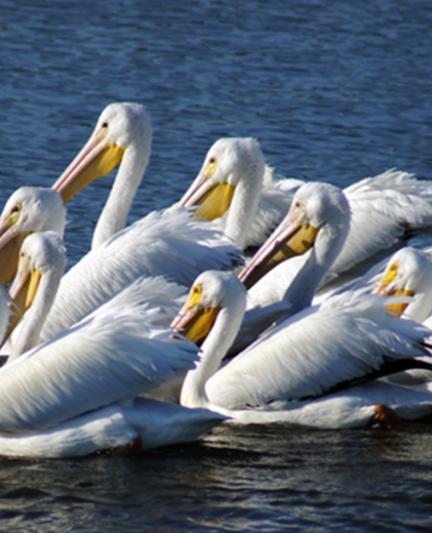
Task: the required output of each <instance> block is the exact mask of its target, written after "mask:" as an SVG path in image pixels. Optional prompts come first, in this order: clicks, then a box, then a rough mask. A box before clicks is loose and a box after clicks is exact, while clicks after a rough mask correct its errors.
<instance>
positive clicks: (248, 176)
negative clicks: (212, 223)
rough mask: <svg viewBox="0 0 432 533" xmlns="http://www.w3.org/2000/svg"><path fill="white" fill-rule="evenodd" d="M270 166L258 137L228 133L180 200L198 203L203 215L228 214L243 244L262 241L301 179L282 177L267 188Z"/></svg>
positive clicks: (228, 227) (232, 233) (228, 230)
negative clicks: (235, 136)
mask: <svg viewBox="0 0 432 533" xmlns="http://www.w3.org/2000/svg"><path fill="white" fill-rule="evenodd" d="M266 176H269V170H268V168H267V167H266V166H265V162H264V156H263V154H262V151H261V148H260V145H259V143H258V141H257V140H256V139H252V138H223V139H219V140H218V141H216V142H215V143H214V144H213V145H212V146H211V148H210V150H209V151H208V152H207V155H206V157H205V160H204V164H203V166H202V168H201V170H200V172H199V174H198V176H197V177H196V179H195V180H194V182H193V183H192V184H191V186H190V187H189V189H188V190H187V191H186V193H185V194H184V195H183V197H182V199H181V200H180V205H184V206H185V207H196V209H195V210H194V213H195V216H196V217H197V218H199V219H204V220H214V219H217V218H220V217H223V226H224V233H225V235H226V236H228V237H230V238H231V239H232V240H233V241H234V242H236V243H237V244H238V245H239V246H240V247H241V248H247V247H249V246H258V245H260V244H262V243H263V242H264V240H265V239H266V238H267V236H268V234H269V233H270V231H271V229H272V228H274V226H276V225H277V223H278V222H279V220H280V218H281V213H286V211H287V210H288V208H289V206H290V203H291V199H292V195H293V193H294V192H295V190H296V189H297V188H298V187H299V185H301V184H302V182H300V181H298V180H281V181H278V182H276V183H277V186H276V187H274V188H273V189H272V190H271V191H270V192H268V190H267V189H268V187H266V184H267V181H266V180H265V177H266Z"/></svg>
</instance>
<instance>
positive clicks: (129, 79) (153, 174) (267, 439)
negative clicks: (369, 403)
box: [0, 0, 432, 531]
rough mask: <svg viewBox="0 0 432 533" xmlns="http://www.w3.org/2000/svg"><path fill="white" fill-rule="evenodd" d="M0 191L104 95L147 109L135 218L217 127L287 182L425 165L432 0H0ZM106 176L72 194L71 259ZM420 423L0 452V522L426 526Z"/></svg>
mask: <svg viewBox="0 0 432 533" xmlns="http://www.w3.org/2000/svg"><path fill="white" fill-rule="evenodd" d="M0 46H1V47H0V52H1V53H0V82H1V90H0V110H1V115H0V162H1V164H0V179H1V184H2V187H1V191H0V201H1V203H3V201H4V200H5V199H6V197H7V196H8V195H9V194H10V193H11V192H12V191H13V190H14V189H15V188H16V187H18V186H19V185H23V184H34V185H51V184H52V183H53V181H54V180H55V179H56V178H57V176H58V175H59V174H60V173H61V171H62V170H63V168H64V167H65V166H66V164H67V163H68V162H69V161H70V159H71V158H72V157H73V156H74V155H75V153H76V151H77V150H78V149H79V148H80V146H81V144H82V143H83V142H84V141H85V140H86V138H87V137H88V135H89V133H90V131H91V129H92V127H93V124H94V121H95V120H96V118H97V115H98V114H99V112H100V111H101V110H102V109H103V108H104V107H105V105H106V104H108V103H109V102H112V101H118V100H123V101H124V100H133V101H138V102H141V103H144V104H146V105H147V107H148V109H149V110H150V112H151V115H152V119H153V126H154V130H155V135H154V146H153V153H152V158H151V163H150V166H149V169H148V172H147V175H146V177H145V180H144V182H143V184H142V187H141V190H140V193H139V197H138V198H137V201H136V203H135V206H134V210H133V213H132V219H134V218H137V217H139V216H142V215H144V214H145V213H147V212H148V211H150V210H152V209H157V208H161V207H164V206H167V205H169V204H170V203H172V201H173V200H174V199H176V198H178V197H179V196H180V194H181V193H182V192H183V191H184V190H185V188H186V186H187V185H188V183H189V182H190V181H191V180H192V178H194V177H195V175H196V173H197V172H198V170H199V167H200V165H201V163H202V159H203V157H204V154H205V152H206V150H207V149H208V147H209V146H210V145H211V143H212V142H213V141H214V140H216V139H217V138H218V137H220V136H225V135H236V136H244V135H247V136H255V137H257V138H258V139H259V140H260V142H261V144H262V147H263V150H264V152H265V154H266V157H267V161H268V162H269V163H270V164H271V165H273V166H275V167H276V169H277V170H278V172H280V173H282V174H285V175H286V176H292V177H300V178H303V177H307V178H310V179H319V180H327V181H331V182H333V183H337V184H339V185H347V184H349V183H351V182H353V181H356V180H357V179H359V178H362V177H365V176H367V175H373V174H377V173H379V172H382V171H383V170H385V169H387V168H389V167H393V166H396V167H399V168H401V169H404V170H407V171H411V172H414V173H416V174H417V175H419V176H421V177H425V178H431V177H432V172H431V167H432V155H431V154H432V105H431V102H432V62H431V51H432V4H431V3H430V2H429V0H411V1H409V2H408V1H404V0H374V1H366V2H357V1H354V0H352V1H338V0H336V1H332V2H326V1H325V0H321V1H319V0H310V1H309V0H308V1H305V0H300V1H298V2H289V1H286V0H267V1H265V0H261V1H259V0H249V1H247V2H246V1H239V2H234V1H227V0H222V1H210V0H208V1H204V0H201V1H198V0H197V1H183V2H177V1H174V0H166V1H163V2H156V1H142V0H135V1H134V0H123V1H122V0H118V1H116V2H106V1H99V0H96V1H92V2H91V3H90V2H88V3H84V2H79V1H74V0H71V1H70V2H65V1H61V0H57V1H55V0H51V1H49V2H43V1H36V0H33V1H31V0H27V1H25V0H21V1H8V0H1V1H0ZM110 183H111V181H110V179H108V178H106V179H104V180H102V181H100V182H99V183H97V184H94V186H93V187H91V188H90V189H88V190H87V191H86V192H85V193H83V194H81V195H80V196H79V197H78V198H76V199H75V200H74V201H73V202H72V204H71V205H70V211H69V221H70V222H69V226H68V235H67V243H68V250H69V255H70V258H71V262H73V261H75V260H76V259H77V257H78V256H79V255H80V254H82V253H83V252H84V251H85V250H86V249H87V248H88V246H89V242H90V236H91V233H92V230H93V226H94V222H95V220H96V218H97V216H98V212H99V210H100V208H101V206H102V204H103V202H104V200H105V197H106V195H107V192H108V190H109V187H110ZM431 503H432V435H431V426H430V425H413V426H410V427H409V428H403V429H393V430H379V431H377V430H364V431H342V432H322V431H309V430H299V429H290V428H286V427H279V426H273V427H268V428H256V427H250V428H242V429H233V428H220V429H218V430H217V431H216V432H215V433H214V434H213V435H212V436H210V437H207V438H206V439H205V441H204V442H203V443H201V444H197V445H193V446H187V447H177V448H174V449H170V450H165V451H161V452H154V453H151V454H148V455H146V456H145V457H142V458H120V457H116V458H105V457H101V458H91V459H84V460H79V461H37V462H28V461H9V460H1V462H0V527H1V528H2V529H8V530H12V529H25V530H28V529H34V530H36V529H41V530H54V529H61V530H65V531H66V530H76V529H82V528H85V530H102V529H104V530H113V529H116V530H127V529H140V528H144V527H147V528H161V527H163V526H165V527H170V528H179V527H186V528H202V529H204V528H210V529H213V530H215V529H223V528H226V529H229V530H233V531H235V530H242V529H244V528H248V529H254V528H255V529H260V530H262V529H268V530H270V529H277V528H279V529H280V528H287V527H291V528H294V527H297V528H306V527H309V528H313V529H315V530H320V529H329V528H332V529H336V530H337V529H339V530H341V529H374V530H387V531H396V530H399V531H401V530H406V529H411V530H414V529H417V530H418V529H421V528H424V529H426V528H427V527H430V526H432V518H431Z"/></svg>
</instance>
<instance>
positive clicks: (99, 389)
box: [0, 232, 225, 456]
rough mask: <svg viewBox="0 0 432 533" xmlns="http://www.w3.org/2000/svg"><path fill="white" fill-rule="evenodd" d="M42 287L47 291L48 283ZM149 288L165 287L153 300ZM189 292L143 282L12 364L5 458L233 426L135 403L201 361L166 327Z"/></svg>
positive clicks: (6, 388) (2, 417) (210, 416)
mask: <svg viewBox="0 0 432 533" xmlns="http://www.w3.org/2000/svg"><path fill="white" fill-rule="evenodd" d="M37 239H41V240H43V239H45V240H51V242H52V243H53V244H55V243H56V242H57V241H58V240H59V238H58V236H57V235H56V234H53V233H50V232H48V233H42V234H33V235H31V236H30V237H29V240H30V242H32V243H34V242H35V241H36V240H37ZM24 246H25V245H24ZM30 249H31V250H32V251H33V253H35V252H36V250H41V249H42V247H41V246H39V247H36V246H32V247H26V248H25V250H26V251H27V253H29V252H30ZM35 264H37V262H36V263H35ZM33 266H34V265H33V264H30V267H31V268H33ZM55 267H58V265H53V268H55ZM43 275H48V274H47V272H43V274H42V277H43ZM39 286H40V288H41V289H42V292H45V293H46V290H47V286H46V284H44V283H43V279H42V280H41V281H40V284H39ZM148 288H152V289H156V290H154V291H153V294H154V295H155V296H154V299H153V300H151V299H149V298H148V295H146V290H147V289H148ZM179 292H181V289H180V290H179V288H178V287H177V286H176V285H173V284H169V283H167V282H166V281H165V280H163V278H158V279H149V278H141V279H139V280H137V281H135V282H134V283H133V284H132V285H131V286H129V287H128V288H127V289H126V290H124V291H122V292H121V293H119V294H118V295H117V296H116V297H115V298H113V299H111V300H110V301H108V302H107V303H106V304H104V305H103V306H101V307H100V308H98V309H97V311H96V312H95V313H93V314H92V315H90V316H87V317H86V318H85V319H84V320H83V321H81V322H80V323H78V324H76V325H75V326H74V327H73V328H72V329H70V330H67V331H64V332H62V333H61V334H60V335H58V336H57V337H54V338H53V339H51V340H50V341H48V342H47V343H45V344H42V345H39V346H36V347H35V348H33V349H32V350H30V351H28V352H26V353H25V354H24V355H21V356H20V357H19V358H17V359H15V360H14V361H12V362H10V363H8V364H6V365H5V366H4V367H3V368H2V369H1V370H0V389H1V393H0V411H1V413H0V453H3V454H8V453H12V455H15V456H16V455H19V456H22V455H26V456H44V455H47V456H74V455H81V454H83V453H90V452H93V451H97V450H100V449H105V446H107V447H110V446H120V445H121V446H123V445H124V446H126V445H127V444H129V443H130V438H131V436H132V440H134V439H139V443H138V444H139V445H138V448H140V449H145V448H150V447H152V446H154V445H162V444H169V443H173V442H179V441H184V440H191V439H194V438H196V437H197V436H199V434H201V433H202V432H203V431H205V430H206V429H208V428H209V427H211V426H212V425H214V424H216V423H218V422H220V421H221V420H223V419H224V418H225V417H223V416H221V415H217V416H215V414H214V413H210V412H208V411H205V410H203V409H201V410H188V409H185V408H182V407H180V406H177V407H172V406H169V405H163V404H161V403H157V402H151V401H147V400H146V401H144V400H139V399H138V400H137V399H135V398H136V396H137V395H139V394H142V393H146V392H148V391H149V390H151V389H153V388H155V387H157V386H159V385H160V384H161V383H163V382H165V381H166V380H169V379H172V378H175V377H178V376H179V375H182V374H184V373H185V371H187V370H188V369H191V368H193V367H194V364H195V361H196V360H197V352H196V348H195V347H194V346H193V345H192V344H190V343H188V342H185V341H184V340H181V339H173V338H172V335H171V332H170V331H169V330H168V328H167V327H166V326H164V324H166V323H167V321H169V319H170V316H171V315H172V313H173V312H174V310H175V309H176V308H177V305H176V303H175V302H172V299H173V298H174V297H175V296H177V295H178V294H179ZM37 296H38V297H39V296H40V297H41V298H42V299H46V297H47V295H46V294H41V293H39V294H38V295H37ZM169 299H170V300H171V302H172V303H171V304H169V303H168V300H169ZM170 305H171V311H169V307H170ZM3 318H4V322H7V316H6V315H4V316H3ZM35 318H36V317H31V316H30V315H29V316H25V317H24V321H25V320H27V321H31V320H35ZM37 318H38V319H40V317H37ZM3 327H4V324H2V328H3ZM124 402H126V404H125V403H124ZM151 411H153V412H151ZM164 417H165V418H164ZM50 441H52V442H53V446H52V448H51V450H50V449H49V442H50ZM144 441H145V444H143V442H144ZM13 446H15V447H16V449H15V451H14V452H10V450H11V447H13Z"/></svg>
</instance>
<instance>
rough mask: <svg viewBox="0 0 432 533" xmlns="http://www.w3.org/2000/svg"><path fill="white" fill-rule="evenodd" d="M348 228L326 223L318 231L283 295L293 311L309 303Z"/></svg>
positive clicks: (343, 225) (342, 242)
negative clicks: (300, 266)
mask: <svg viewBox="0 0 432 533" xmlns="http://www.w3.org/2000/svg"><path fill="white" fill-rule="evenodd" d="M348 229H349V225H348V224H346V225H345V224H337V225H334V226H332V225H330V224H328V225H326V226H324V227H322V228H321V230H320V231H319V234H318V237H317V240H316V243H315V245H314V247H313V248H312V250H311V251H310V252H309V254H310V255H309V257H308V258H307V260H306V261H305V263H304V265H303V267H302V268H301V269H300V270H299V272H298V273H297V274H296V276H295V277H294V279H293V281H292V282H291V284H290V285H289V287H288V288H287V290H286V291H285V294H284V296H283V298H284V299H285V300H287V301H289V302H290V303H291V304H292V306H293V311H294V312H297V311H301V310H302V309H304V308H305V307H308V306H309V305H311V303H312V300H313V297H314V295H315V292H316V290H317V289H318V287H319V285H320V284H321V282H322V280H323V278H324V276H325V275H326V274H327V272H328V271H329V270H330V268H331V266H332V264H333V263H334V261H335V259H336V257H337V256H338V255H339V253H340V251H341V249H342V246H343V244H344V242H345V240H346V237H347V235H348Z"/></svg>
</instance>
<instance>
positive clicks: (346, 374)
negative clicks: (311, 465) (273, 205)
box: [172, 272, 432, 427]
mask: <svg viewBox="0 0 432 533" xmlns="http://www.w3.org/2000/svg"><path fill="white" fill-rule="evenodd" d="M245 301H246V294H245V289H244V287H243V286H242V284H241V283H240V282H239V280H238V279H236V278H235V277H234V276H233V275H232V274H230V273H220V272H205V273H203V274H201V275H200V276H199V277H198V278H197V280H196V282H195V283H194V285H193V287H192V289H191V291H190V293H189V296H188V299H187V301H186V303H185V305H184V307H183V308H182V310H181V312H180V313H179V315H178V316H177V318H176V319H175V320H174V321H173V324H172V326H173V327H174V328H175V329H176V330H177V331H179V332H182V333H183V334H185V335H186V336H187V337H188V338H189V339H190V340H194V341H199V340H201V339H203V338H204V337H206V338H205V340H204V342H203V344H202V347H201V352H202V353H201V360H200V362H199V363H198V365H197V368H196V369H194V370H191V371H189V373H188V374H187V376H186V378H185V381H184V384H183V387H182V391H181V403H182V405H186V406H189V407H192V406H194V407H197V406H200V407H204V406H205V407H207V408H210V409H214V410H216V411H218V412H221V413H223V414H227V415H229V416H231V417H233V418H234V420H236V421H239V422H247V423H254V422H257V423H261V422H275V421H285V422H293V423H303V424H306V425H314V426H317V425H319V420H318V417H317V413H319V414H320V415H321V416H325V418H323V419H322V421H321V427H354V426H356V425H365V423H366V419H368V421H370V420H371V419H372V418H373V416H374V414H376V413H377V404H378V403H379V402H380V401H381V402H383V403H385V402H386V401H388V400H389V399H390V398H392V399H393V400H392V404H393V405H392V407H396V408H400V411H401V412H402V411H403V407H404V406H405V408H406V410H407V411H410V416H411V417H412V416H415V415H414V412H415V405H418V411H417V414H421V415H423V414H425V412H426V410H427V409H429V412H430V409H431V407H432V389H431V390H429V389H428V387H423V388H411V389H410V388H405V387H400V388H398V387H397V386H391V385H389V384H381V383H379V382H374V383H373V384H371V385H369V384H367V385H366V384H365V385H361V386H358V387H355V385H360V383H362V382H366V381H368V380H372V379H374V378H376V377H379V376H380V375H383V374H385V373H387V372H388V373H391V372H394V371H397V369H398V368H399V367H401V366H404V365H407V366H409V365H411V364H412V365H413V366H415V365H416V364H417V362H416V361H415V359H413V358H414V356H419V355H425V354H427V353H429V352H428V348H427V347H426V346H424V345H423V340H424V339H425V338H426V337H427V336H428V335H429V334H430V332H429V330H427V329H425V328H423V327H422V326H420V325H418V324H416V323H414V322H411V321H409V320H401V319H399V318H398V317H395V316H392V315H390V314H388V313H387V311H386V309H385V304H386V303H388V302H387V301H386V300H385V299H383V298H382V297H380V296H376V295H366V296H364V295H361V296H357V295H348V296H346V295H344V296H341V297H339V299H338V302H337V303H336V302H334V301H333V303H331V304H328V305H327V306H326V305H323V306H322V307H321V308H320V309H317V308H310V309H307V310H304V311H303V312H301V313H299V314H297V315H296V316H295V317H292V318H291V319H288V320H286V321H284V322H283V323H281V324H280V325H279V326H277V327H276V328H275V329H274V330H272V331H270V332H269V333H268V334H266V335H265V336H263V337H262V338H261V339H260V340H259V341H257V342H256V343H254V344H253V345H252V346H250V347H249V348H248V349H247V350H245V351H244V352H242V353H241V354H240V355H238V356H237V357H236V358H235V359H233V360H232V361H231V362H229V363H228V364H227V365H226V366H224V367H223V368H221V369H219V366H220V363H221V361H222V358H223V357H224V355H225V353H226V351H227V350H228V348H229V346H230V344H231V343H232V342H233V340H234V338H235V336H236V334H237V331H236V330H237V329H238V327H239V325H240V323H241V320H242V313H243V309H244V304H245ZM209 330H210V333H208V332H209ZM425 366H427V365H425ZM345 389H347V390H346V391H345ZM398 398H399V400H400V403H399V404H398V403H397V399H398ZM416 402H417V403H416ZM353 410H358V416H356V414H355V413H354V411H353ZM338 416H342V418H340V419H339V420H338ZM345 417H347V420H346V419H345Z"/></svg>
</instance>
